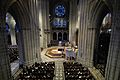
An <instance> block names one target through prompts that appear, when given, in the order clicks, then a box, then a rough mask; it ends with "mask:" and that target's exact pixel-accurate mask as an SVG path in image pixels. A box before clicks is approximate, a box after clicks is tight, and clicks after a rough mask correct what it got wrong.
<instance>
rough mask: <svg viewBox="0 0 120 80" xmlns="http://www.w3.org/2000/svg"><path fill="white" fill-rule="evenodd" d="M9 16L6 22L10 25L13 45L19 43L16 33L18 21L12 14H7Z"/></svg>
mask: <svg viewBox="0 0 120 80" xmlns="http://www.w3.org/2000/svg"><path fill="white" fill-rule="evenodd" d="M7 17H8V19H7V20H6V22H7V23H8V25H9V27H10V36H11V43H12V45H17V44H16V34H15V24H16V22H15V20H14V19H13V17H12V16H11V15H10V14H7Z"/></svg>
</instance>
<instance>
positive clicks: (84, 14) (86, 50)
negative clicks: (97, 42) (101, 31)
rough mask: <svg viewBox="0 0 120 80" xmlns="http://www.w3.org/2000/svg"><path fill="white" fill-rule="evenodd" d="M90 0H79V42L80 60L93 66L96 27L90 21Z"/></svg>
mask: <svg viewBox="0 0 120 80" xmlns="http://www.w3.org/2000/svg"><path fill="white" fill-rule="evenodd" d="M90 6H91V5H90V4H89V1H88V0H80V1H79V8H78V9H79V17H80V22H79V23H80V24H79V25H80V27H79V35H78V36H79V43H78V48H79V51H78V58H77V59H78V61H80V62H81V63H82V64H84V65H86V66H92V64H93V62H92V61H93V50H94V38H95V30H96V29H95V28H94V27H93V26H92V23H90V21H91V20H90V17H91V13H90V8H91V7H90Z"/></svg>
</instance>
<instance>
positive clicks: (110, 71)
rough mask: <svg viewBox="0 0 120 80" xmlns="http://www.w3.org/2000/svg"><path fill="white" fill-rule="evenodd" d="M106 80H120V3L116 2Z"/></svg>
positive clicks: (117, 0) (116, 0)
mask: <svg viewBox="0 0 120 80" xmlns="http://www.w3.org/2000/svg"><path fill="white" fill-rule="evenodd" d="M105 78H106V79H105V80H120V1H119V0H115V1H114V4H113V15H112V33H111V39H110V46H109V53H108V59H107V65H106V73H105Z"/></svg>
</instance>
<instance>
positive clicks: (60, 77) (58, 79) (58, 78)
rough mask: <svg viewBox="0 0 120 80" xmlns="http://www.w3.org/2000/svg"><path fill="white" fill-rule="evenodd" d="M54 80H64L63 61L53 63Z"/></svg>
mask: <svg viewBox="0 0 120 80" xmlns="http://www.w3.org/2000/svg"><path fill="white" fill-rule="evenodd" d="M54 80H64V67H63V61H55V77H54Z"/></svg>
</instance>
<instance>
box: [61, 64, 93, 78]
mask: <svg viewBox="0 0 120 80" xmlns="http://www.w3.org/2000/svg"><path fill="white" fill-rule="evenodd" d="M63 66H64V74H65V80H95V79H94V77H93V76H92V74H91V73H90V71H89V70H88V68H86V67H84V66H82V64H79V63H78V62H64V63H63Z"/></svg>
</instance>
